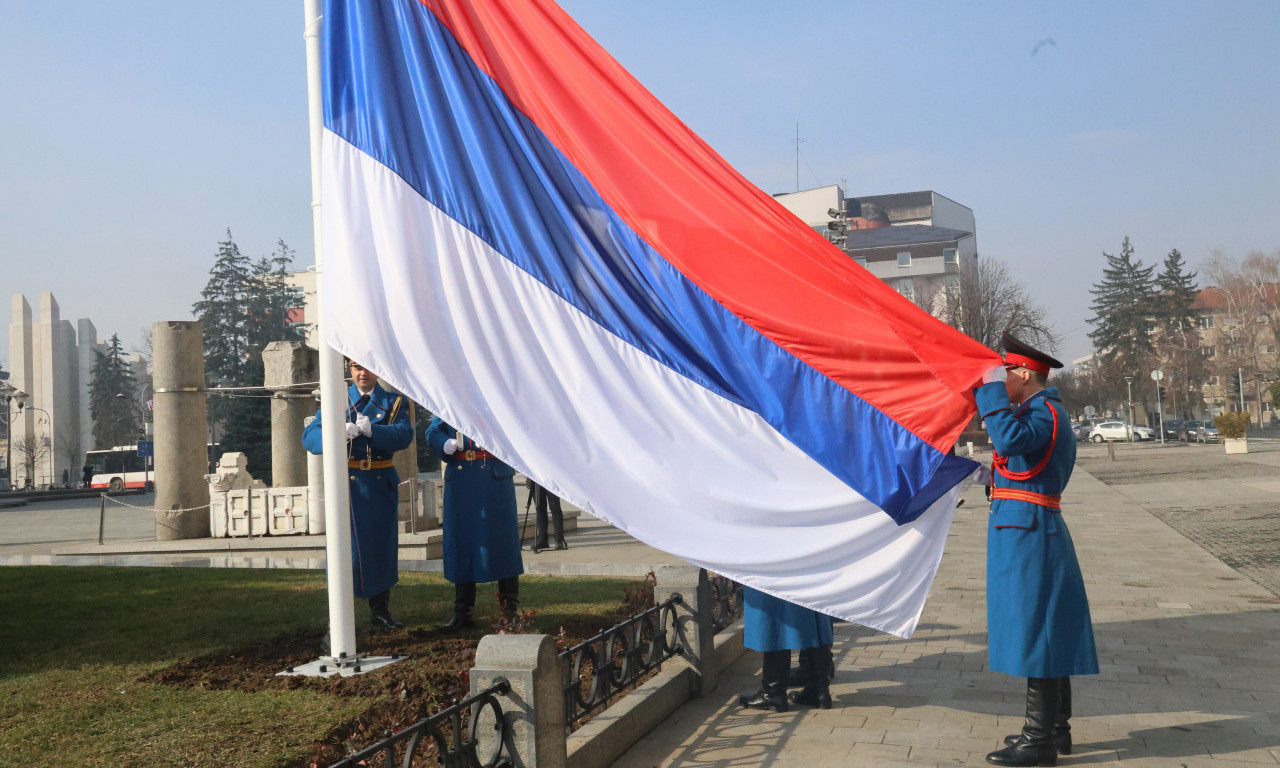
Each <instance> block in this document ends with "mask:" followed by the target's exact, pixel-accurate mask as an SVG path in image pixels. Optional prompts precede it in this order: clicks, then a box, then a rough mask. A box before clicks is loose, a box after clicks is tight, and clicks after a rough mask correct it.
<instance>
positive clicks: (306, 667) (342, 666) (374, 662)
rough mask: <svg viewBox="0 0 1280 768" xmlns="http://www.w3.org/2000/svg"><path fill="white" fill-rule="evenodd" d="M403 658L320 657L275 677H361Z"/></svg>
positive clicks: (358, 655) (289, 668)
mask: <svg viewBox="0 0 1280 768" xmlns="http://www.w3.org/2000/svg"><path fill="white" fill-rule="evenodd" d="M404 659H405V657H404V656H366V655H364V654H363V653H357V654H356V655H355V656H346V655H345V654H344V655H343V656H342V657H341V658H338V657H335V656H321V657H320V658H319V659H317V660H315V661H310V662H307V663H306V664H303V665H301V666H297V667H287V668H286V669H285V670H284V671H283V672H277V673H276V676H277V677H280V676H284V675H300V676H302V677H333V676H334V675H338V676H339V677H354V676H355V675H363V674H364V673H366V672H373V671H374V670H377V669H382V668H383V667H385V666H388V665H390V664H395V663H396V662H397V661H404Z"/></svg>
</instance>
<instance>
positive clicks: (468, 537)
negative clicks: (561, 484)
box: [427, 418, 524, 584]
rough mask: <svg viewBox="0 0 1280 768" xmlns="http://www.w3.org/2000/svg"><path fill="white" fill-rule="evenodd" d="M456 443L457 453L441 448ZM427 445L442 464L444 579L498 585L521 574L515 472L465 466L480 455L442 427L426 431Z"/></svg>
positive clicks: (495, 465) (489, 465) (492, 464)
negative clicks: (469, 455)
mask: <svg viewBox="0 0 1280 768" xmlns="http://www.w3.org/2000/svg"><path fill="white" fill-rule="evenodd" d="M451 438H452V439H456V440H457V441H458V452H457V453H455V454H453V455H452V456H446V455H445V453H444V443H445V441H446V440H449V439H451ZM427 442H428V443H429V444H430V445H431V448H432V450H434V451H435V452H436V455H437V456H439V457H440V460H441V461H443V462H444V465H445V468H444V521H443V528H444V577H445V578H446V579H448V580H449V581H451V582H453V583H454V584H467V583H473V582H482V581H499V580H501V579H508V578H511V577H512V576H519V575H520V574H522V573H524V561H523V560H522V559H521V558H520V530H519V525H518V524H517V522H516V486H515V481H514V480H513V479H512V476H513V475H515V470H513V469H512V468H511V467H509V466H507V465H506V464H504V463H503V462H501V461H499V460H498V459H496V458H494V457H493V456H490V457H488V458H486V459H482V460H481V459H477V460H472V461H465V460H463V459H462V455H463V452H464V451H466V450H468V449H472V450H482V449H481V448H480V446H478V445H476V444H475V441H474V440H471V439H470V438H467V437H466V436H464V435H459V434H458V430H456V429H454V428H453V427H451V426H449V425H448V424H446V423H444V422H443V421H441V420H440V419H439V418H436V419H434V420H433V421H432V422H431V426H430V427H428V428H427Z"/></svg>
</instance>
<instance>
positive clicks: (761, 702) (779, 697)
mask: <svg viewBox="0 0 1280 768" xmlns="http://www.w3.org/2000/svg"><path fill="white" fill-rule="evenodd" d="M763 666H764V668H763V670H762V671H761V678H762V679H761V686H760V690H759V692H757V693H756V694H755V695H754V696H740V697H739V698H738V703H739V704H741V705H742V706H744V707H746V708H747V709H772V710H774V711H777V712H786V711H787V710H788V709H790V706H789V705H788V704H787V671H788V670H789V669H790V668H791V651H789V650H784V651H765V652H764V665H763Z"/></svg>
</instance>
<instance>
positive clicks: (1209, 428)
mask: <svg viewBox="0 0 1280 768" xmlns="http://www.w3.org/2000/svg"><path fill="white" fill-rule="evenodd" d="M1195 440H1196V442H1197V443H1216V442H1218V427H1217V426H1215V425H1214V423H1213V422H1212V421H1202V422H1200V426H1198V427H1196V437H1195Z"/></svg>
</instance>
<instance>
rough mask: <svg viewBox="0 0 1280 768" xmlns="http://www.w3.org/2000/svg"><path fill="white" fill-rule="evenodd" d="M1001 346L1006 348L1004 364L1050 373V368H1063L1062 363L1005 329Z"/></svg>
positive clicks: (1001, 336)
mask: <svg viewBox="0 0 1280 768" xmlns="http://www.w3.org/2000/svg"><path fill="white" fill-rule="evenodd" d="M1000 347H1001V348H1002V349H1004V364H1005V365H1013V366H1017V367H1019V368H1026V369H1027V370H1029V371H1035V372H1036V373H1040V374H1044V375H1046V376H1047V375H1049V369H1051V368H1061V367H1062V363H1060V362H1059V361H1058V360H1056V359H1054V358H1052V357H1049V356H1048V355H1046V354H1045V353H1043V352H1041V351H1040V350H1038V349H1036V348H1035V347H1033V346H1031V345H1030V344H1028V343H1026V342H1025V341H1022V340H1020V339H1018V338H1017V337H1015V336H1013V335H1012V334H1010V333H1009V332H1008V331H1005V332H1004V333H1003V334H1001V335H1000Z"/></svg>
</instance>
